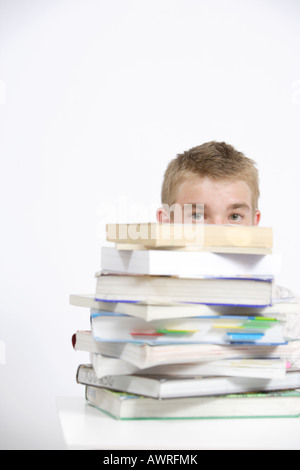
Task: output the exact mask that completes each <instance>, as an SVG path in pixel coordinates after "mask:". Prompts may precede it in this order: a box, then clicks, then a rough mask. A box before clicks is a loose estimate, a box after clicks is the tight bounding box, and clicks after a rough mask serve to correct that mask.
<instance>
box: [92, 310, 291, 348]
mask: <svg viewBox="0 0 300 470" xmlns="http://www.w3.org/2000/svg"><path fill="white" fill-rule="evenodd" d="M283 325H284V323H283V322H281V321H280V320H276V319H275V318H267V317H256V316H239V315H232V316H230V315H227V316H224V315H220V316H218V317H217V316H214V317H198V318H177V319H169V320H154V321H152V322H145V321H144V320H142V319H139V318H136V317H132V316H129V315H123V314H116V313H111V312H99V311H92V312H91V328H92V333H93V336H94V338H95V339H96V340H97V341H109V342H113V341H114V342H132V343H138V344H144V343H146V344H150V345H155V344H179V343H181V344H184V343H194V344H195V343H213V344H236V343H239V344H261V345H262V344H265V345H266V344H268V345H278V344H285V343H286V342H287V340H288V339H295V338H285V337H284V334H283Z"/></svg>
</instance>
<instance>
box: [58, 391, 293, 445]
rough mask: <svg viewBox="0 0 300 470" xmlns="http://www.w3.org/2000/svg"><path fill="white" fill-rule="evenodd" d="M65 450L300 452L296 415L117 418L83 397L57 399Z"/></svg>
mask: <svg viewBox="0 0 300 470" xmlns="http://www.w3.org/2000/svg"><path fill="white" fill-rule="evenodd" d="M56 403H57V410H58V416H59V420H60V424H61V427H62V432H63V436H64V439H65V443H66V446H67V448H68V449H102V450H106V449H123V450H124V449H126V450H131V449H132V450H141V449H143V450H147V449H150V450H159V449H160V450H162V449H164V450H166V449H169V450H171V449H174V450H178V449H180V450H189V449H194V450H221V449H233V450H238V449H242V450H247V449H269V450H270V449H271V450H300V418H282V419H277V418H270V419H256V418H255V419H254V418H253V419H217V420H172V421H169V420H159V421H155V420H145V421H143V420H142V421H117V420H115V419H113V418H111V417H109V416H107V415H106V414H104V413H102V412H101V411H99V410H97V409H95V408H93V407H91V406H90V405H88V404H86V402H85V399H84V397H82V398H81V397H57V399H56Z"/></svg>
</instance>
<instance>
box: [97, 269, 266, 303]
mask: <svg viewBox="0 0 300 470" xmlns="http://www.w3.org/2000/svg"><path fill="white" fill-rule="evenodd" d="M96 279H97V282H96V295H95V298H96V299H98V300H111V301H115V302H120V301H122V302H124V301H127V302H128V301H130V302H135V301H143V302H150V303H151V302H156V303H158V302H190V303H201V304H213V305H232V306H233V305H235V306H251V307H266V306H268V305H271V303H272V285H273V278H272V277H265V276H262V277H255V278H254V277H247V276H246V277H244V278H230V277H227V278H215V277H203V278H197V279H187V278H179V277H171V276H144V275H118V274H112V275H109V274H107V275H105V274H103V273H98V274H96Z"/></svg>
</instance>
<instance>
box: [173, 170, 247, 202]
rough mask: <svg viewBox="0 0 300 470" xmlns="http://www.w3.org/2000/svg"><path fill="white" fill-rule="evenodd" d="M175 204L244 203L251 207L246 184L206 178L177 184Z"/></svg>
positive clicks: (234, 180) (195, 178) (196, 178)
mask: <svg viewBox="0 0 300 470" xmlns="http://www.w3.org/2000/svg"><path fill="white" fill-rule="evenodd" d="M175 199H176V200H175V201H174V202H175V203H178V204H181V205H183V204H206V205H208V204H210V203H214V202H221V203H222V204H223V205H224V204H226V203H228V204H235V203H244V204H247V205H249V206H251V191H250V188H249V186H248V185H247V183H246V182H245V181H243V180H240V179H226V180H224V179H223V180H216V179H212V178H208V177H203V178H202V177H194V178H191V179H186V180H184V181H182V182H181V183H179V185H178V187H177V190H176V194H175Z"/></svg>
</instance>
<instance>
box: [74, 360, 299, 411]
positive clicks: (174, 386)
mask: <svg viewBox="0 0 300 470" xmlns="http://www.w3.org/2000/svg"><path fill="white" fill-rule="evenodd" d="M76 380H77V382H78V383H80V384H82V385H92V386H96V387H104V388H107V389H110V390H115V391H119V392H126V393H133V394H135V395H142V396H148V397H153V398H158V399H165V398H179V397H192V396H205V395H226V394H231V393H253V392H267V391H274V390H287V389H295V388H300V372H299V371H295V372H287V373H286V374H285V376H284V377H283V378H279V379H278V378H273V379H268V378H248V377H220V376H219V377H216V376H215V377H204V376H203V377H199V376H197V377H196V376H195V377H167V376H165V377H164V376H155V375H153V376H150V375H149V376H145V375H112V376H107V377H103V378H101V379H98V378H97V376H96V375H95V372H94V370H93V367H92V366H90V365H84V364H82V365H80V366H79V368H78V370H77V376H76ZM299 411H300V410H299Z"/></svg>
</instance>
